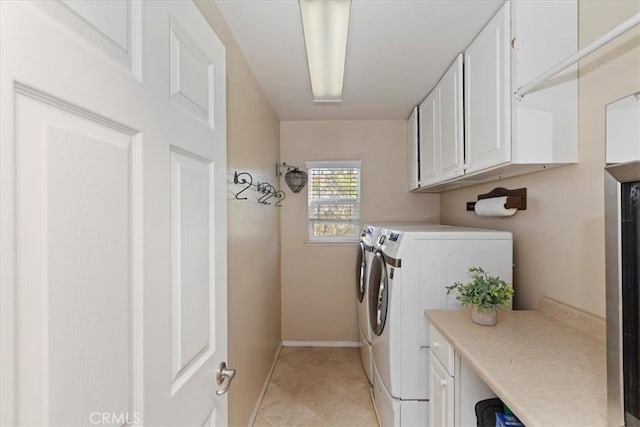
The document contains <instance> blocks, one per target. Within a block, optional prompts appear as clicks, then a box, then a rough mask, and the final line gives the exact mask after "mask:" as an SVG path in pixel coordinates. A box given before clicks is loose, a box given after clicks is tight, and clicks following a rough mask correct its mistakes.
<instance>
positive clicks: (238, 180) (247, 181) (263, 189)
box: [233, 171, 287, 208]
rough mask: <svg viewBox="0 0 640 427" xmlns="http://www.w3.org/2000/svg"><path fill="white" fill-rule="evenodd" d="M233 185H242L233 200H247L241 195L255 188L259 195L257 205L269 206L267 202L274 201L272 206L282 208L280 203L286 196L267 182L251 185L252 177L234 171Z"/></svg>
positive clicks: (246, 173) (245, 173)
mask: <svg viewBox="0 0 640 427" xmlns="http://www.w3.org/2000/svg"><path fill="white" fill-rule="evenodd" d="M233 183H234V184H237V185H244V188H242V190H240V191H238V192H237V193H236V194H235V196H234V198H235V199H236V200H247V199H248V198H247V197H246V196H242V197H241V195H242V194H243V193H244V192H245V191H247V190H248V189H250V188H252V187H253V188H255V189H256V191H257V192H258V193H260V197H258V203H260V204H263V205H270V204H271V202H270V201H269V200H272V199H273V200H275V204H274V206H277V207H279V208H281V207H282V201H283V200H284V199H286V197H287V196H286V194H285V193H284V191H282V190H278V189H277V188H275V187H274V186H273V185H271V184H270V183H268V182H266V181H265V182H257V183H255V184H254V183H253V176H251V174H250V173H249V172H238V171H235V172H234V173H233Z"/></svg>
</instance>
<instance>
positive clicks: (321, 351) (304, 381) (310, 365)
mask: <svg viewBox="0 0 640 427" xmlns="http://www.w3.org/2000/svg"><path fill="white" fill-rule="evenodd" d="M253 425H254V427H263V426H266V427H278V426H305V427H306V426H310V427H325V426H367V427H369V426H370V427H378V422H377V420H376V416H375V412H374V409H373V405H372V403H371V395H370V394H369V384H368V383H367V377H366V376H365V374H364V371H363V369H362V364H361V363H360V350H359V349H357V348H326V347H322V348H320V347H283V348H282V351H281V352H280V356H279V357H278V361H277V363H276V368H275V370H274V372H273V375H272V377H271V382H270V383H269V386H268V387H267V392H266V393H265V396H264V399H263V400H262V405H261V406H260V410H259V412H258V416H257V417H256V421H255V423H254V424H253Z"/></svg>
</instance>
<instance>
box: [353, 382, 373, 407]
mask: <svg viewBox="0 0 640 427" xmlns="http://www.w3.org/2000/svg"><path fill="white" fill-rule="evenodd" d="M348 398H349V400H351V401H353V402H356V403H358V404H359V405H360V406H362V407H363V408H365V409H367V410H370V411H373V406H372V405H373V404H372V403H371V391H370V388H369V385H365V384H363V385H362V386H360V387H357V388H355V389H353V390H352V391H351V393H350V394H349V395H348Z"/></svg>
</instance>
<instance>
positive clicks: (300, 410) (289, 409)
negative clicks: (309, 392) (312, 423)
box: [260, 399, 316, 426]
mask: <svg viewBox="0 0 640 427" xmlns="http://www.w3.org/2000/svg"><path fill="white" fill-rule="evenodd" d="M260 412H261V413H260V415H261V416H262V418H264V419H265V420H267V422H268V423H269V424H271V425H272V426H298V425H300V424H302V423H304V422H305V421H308V420H310V419H311V418H313V417H314V416H315V415H316V414H315V413H314V412H313V411H311V409H309V408H307V407H306V406H304V405H301V404H299V403H296V402H295V401H293V400H291V399H285V400H281V401H280V402H278V403H275V404H273V405H272V406H271V407H269V408H267V409H265V410H264V411H260Z"/></svg>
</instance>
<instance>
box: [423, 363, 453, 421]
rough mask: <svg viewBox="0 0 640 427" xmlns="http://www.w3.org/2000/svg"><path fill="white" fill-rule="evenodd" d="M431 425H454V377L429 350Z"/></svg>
mask: <svg viewBox="0 0 640 427" xmlns="http://www.w3.org/2000/svg"><path fill="white" fill-rule="evenodd" d="M429 375H430V376H429V404H430V408H429V425H430V426H431V427H450V426H452V425H453V413H454V411H453V409H454V408H453V391H454V383H453V377H451V376H449V374H448V373H447V371H446V370H445V369H444V367H443V366H442V364H441V363H440V361H439V360H438V359H437V358H436V357H435V355H434V354H433V353H432V352H429Z"/></svg>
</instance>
